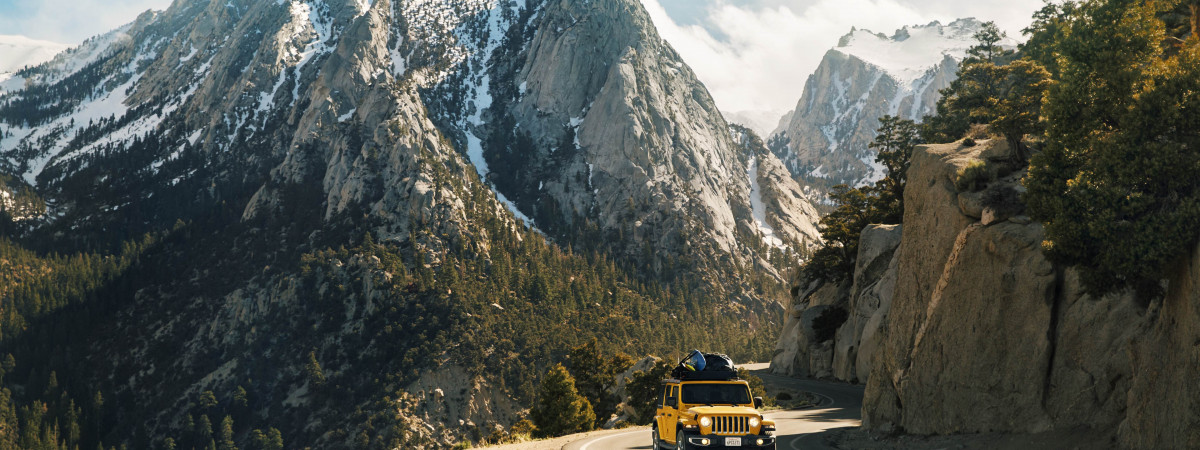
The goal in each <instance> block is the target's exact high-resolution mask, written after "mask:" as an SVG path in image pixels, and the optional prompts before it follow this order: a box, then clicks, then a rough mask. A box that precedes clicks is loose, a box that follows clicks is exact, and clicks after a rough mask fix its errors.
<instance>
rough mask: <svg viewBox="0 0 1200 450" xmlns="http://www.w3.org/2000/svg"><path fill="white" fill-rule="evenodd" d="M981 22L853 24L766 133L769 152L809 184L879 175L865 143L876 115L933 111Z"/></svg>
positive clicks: (917, 117) (876, 123) (880, 170)
mask: <svg viewBox="0 0 1200 450" xmlns="http://www.w3.org/2000/svg"><path fill="white" fill-rule="evenodd" d="M980 26H982V23H981V22H980V21H978V20H975V19H973V18H970V19H960V20H956V21H954V22H951V23H949V24H945V25H943V24H941V23H939V22H932V23H930V24H928V25H923V26H914V27H904V28H901V29H899V30H896V32H895V33H893V34H892V35H891V36H887V35H884V34H882V33H879V34H876V33H872V32H870V31H867V30H857V29H856V30H852V31H851V32H850V33H849V34H847V35H845V36H843V37H842V38H841V40H840V41H839V42H838V46H837V47H834V48H833V49H830V50H829V51H828V52H827V53H826V54H825V57H824V58H823V59H822V60H821V63H820V65H819V66H818V67H817V70H816V72H815V73H813V74H812V75H810V76H809V77H808V80H807V81H806V82H805V84H804V93H803V94H802V96H801V97H800V100H799V102H798V103H797V104H796V108H795V109H794V110H792V111H791V112H789V113H788V115H787V116H785V117H784V119H783V121H782V122H781V123H780V125H779V128H777V129H776V130H775V131H774V132H773V133H772V135H771V139H770V147H771V150H772V152H774V153H775V154H776V155H778V156H779V158H780V159H781V160H783V162H784V164H785V165H787V167H788V169H789V170H791V171H792V174H793V175H795V176H796V177H797V178H798V179H800V180H803V181H805V182H807V183H811V184H813V185H816V186H826V187H827V186H832V185H835V184H840V183H847V184H850V185H852V186H853V185H860V184H864V183H868V182H873V181H876V180H878V179H880V178H882V177H883V175H884V171H883V167H881V166H879V165H877V164H876V163H875V152H874V151H872V150H870V149H868V148H867V144H869V143H870V142H871V140H872V139H874V137H875V130H876V129H877V128H878V127H879V121H878V119H879V117H882V116H883V115H893V116H899V117H901V118H905V119H912V120H917V121H920V120H921V118H923V117H924V116H926V115H929V114H932V113H933V112H934V109H935V106H936V103H937V100H938V99H939V98H940V94H939V93H938V91H940V90H941V89H943V88H945V87H947V86H949V85H950V82H951V81H954V79H955V78H956V74H957V72H958V65H959V62H960V61H962V59H963V57H964V56H965V55H966V50H967V49H968V48H969V47H970V46H971V45H974V44H975V41H974V38H973V37H972V36H973V35H974V33H975V32H977V31H978V30H979V28H980ZM1008 43H1009V44H1010V45H1011V44H1015V43H1014V42H1012V41H1009V42H1008Z"/></svg>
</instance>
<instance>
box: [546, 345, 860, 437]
mask: <svg viewBox="0 0 1200 450" xmlns="http://www.w3.org/2000/svg"><path fill="white" fill-rule="evenodd" d="M765 366H766V365H765V364H756V365H747V368H749V369H751V370H755V369H758V370H755V375H758V376H759V377H762V379H763V382H764V383H766V384H767V385H768V386H778V387H782V388H786V389H790V390H793V391H807V392H812V393H814V394H817V396H818V397H819V399H820V402H819V403H818V404H817V406H815V407H812V408H807V409H798V410H790V411H774V412H769V413H767V414H766V416H767V418H769V419H772V420H774V421H775V423H776V426H777V427H778V431H777V432H776V435H777V436H779V450H800V449H805V450H807V449H827V448H831V447H829V446H827V445H826V444H825V442H824V439H823V432H824V431H826V430H831V429H834V428H846V427H850V428H854V427H858V426H859V425H861V424H862V397H863V388H862V386H856V385H850V384H844V383H831V382H826V381H814V380H801V379H796V378H791V377H784V376H778V375H771V374H768V373H766V372H765V370H763V369H765ZM649 448H650V429H649V428H638V429H636V430H630V431H626V432H618V433H613V434H606V435H604V436H599V437H596V438H592V439H589V440H584V441H579V442H574V443H571V444H567V445H566V446H565V447H563V449H564V450H632V449H638V450H646V449H649Z"/></svg>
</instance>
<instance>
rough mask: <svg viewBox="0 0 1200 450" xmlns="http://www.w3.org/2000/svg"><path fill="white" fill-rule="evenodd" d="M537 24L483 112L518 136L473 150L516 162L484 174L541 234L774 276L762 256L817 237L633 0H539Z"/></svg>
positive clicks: (775, 174)
mask: <svg viewBox="0 0 1200 450" xmlns="http://www.w3.org/2000/svg"><path fill="white" fill-rule="evenodd" d="M540 20H541V22H542V26H540V27H539V28H538V32H537V33H536V35H535V36H534V38H533V39H532V41H531V42H530V44H529V47H528V50H527V52H526V56H525V58H524V59H523V60H521V59H517V61H516V63H515V64H514V67H520V72H519V74H518V76H517V77H515V78H514V79H513V80H512V81H511V84H512V86H510V87H511V88H514V89H515V91H516V95H515V96H514V97H513V98H512V99H511V102H510V103H508V104H507V105H505V106H506V107H505V108H503V109H502V110H499V109H495V108H493V110H492V112H493V116H492V117H494V118H497V119H498V118H499V117H501V116H504V115H510V116H511V117H512V123H511V126H512V129H511V130H510V129H505V128H504V127H505V126H509V125H510V123H508V122H505V121H504V120H494V121H493V122H492V123H490V124H489V128H490V131H489V133H490V135H492V136H496V135H504V134H506V133H512V135H513V136H517V137H518V140H520V139H521V138H522V137H525V138H528V139H529V143H530V145H526V146H517V147H514V146H508V147H502V148H487V149H486V150H485V151H486V152H488V153H486V156H487V157H488V158H491V159H489V161H495V165H499V164H503V163H504V162H505V161H503V160H501V159H502V154H503V155H511V156H510V157H511V158H516V159H519V160H521V161H524V164H522V165H523V166H524V167H527V168H528V170H521V171H508V172H505V173H494V174H492V175H491V178H492V179H493V180H495V182H496V185H497V186H498V187H499V188H500V190H501V191H502V192H503V193H505V195H507V196H508V198H510V199H513V200H514V202H515V203H516V204H517V205H518V206H519V207H520V208H522V209H523V210H526V211H531V214H530V215H531V216H532V217H534V219H535V222H537V223H539V224H541V225H544V227H543V228H544V229H546V230H547V232H548V233H550V234H552V235H555V234H564V233H566V234H569V233H570V231H560V230H570V229H572V228H577V227H578V226H579V224H581V223H594V224H595V226H596V227H597V228H598V229H599V230H600V232H602V233H608V234H619V235H620V236H622V237H623V238H624V239H622V240H621V241H622V242H621V243H620V244H619V245H618V251H620V252H623V253H627V254H630V255H634V254H638V253H641V252H645V251H646V249H647V248H649V249H650V251H651V252H653V253H656V254H663V255H667V254H669V255H675V256H683V257H687V258H690V259H695V260H697V261H701V262H700V263H699V266H700V267H699V269H698V271H696V272H695V273H694V274H695V275H696V277H694V278H709V277H711V276H712V275H713V274H714V273H715V271H717V270H718V267H719V266H720V265H725V264H728V263H733V264H742V265H744V264H751V265H753V266H756V267H760V268H761V269H763V270H766V271H767V272H768V273H769V274H770V275H771V276H773V277H776V278H777V279H779V280H783V275H782V274H781V273H780V270H781V269H782V267H775V264H774V263H771V262H769V260H770V258H769V257H768V255H769V253H770V252H772V251H779V250H782V249H784V248H791V249H799V248H802V247H808V246H811V245H812V244H813V243H815V242H818V241H819V239H820V238H819V234H818V233H817V231H816V228H815V227H814V226H813V224H814V223H815V222H816V221H817V213H816V211H815V210H814V209H813V208H812V206H811V204H810V203H809V201H808V199H807V198H806V197H805V196H804V195H803V194H802V192H801V190H800V188H799V186H798V185H796V183H795V182H794V181H792V180H790V179H789V177H787V176H786V172H784V171H783V166H782V165H781V164H780V163H779V161H778V159H777V158H776V157H775V156H774V155H773V154H771V153H770V152H768V151H766V147H765V145H763V143H762V141H761V140H760V139H759V138H758V137H757V136H755V135H754V134H753V133H752V132H751V131H749V130H747V129H745V128H741V127H736V126H730V125H728V124H726V122H725V120H724V118H723V117H722V116H721V113H720V112H719V111H718V110H717V108H716V105H715V103H714V102H713V100H712V97H711V96H710V95H709V93H708V91H707V90H706V89H705V88H704V86H703V85H702V84H701V83H700V82H699V81H698V79H697V78H696V75H695V73H693V72H692V70H691V69H690V68H689V67H688V66H687V65H686V64H684V63H683V61H682V59H681V58H680V57H679V55H678V54H677V53H676V52H675V51H674V50H673V49H672V48H671V47H670V46H669V45H668V44H667V43H666V42H665V41H664V40H663V39H662V38H661V37H660V36H658V34H657V32H656V31H655V29H654V27H653V24H652V23H651V22H650V18H649V16H648V15H647V14H646V12H645V11H644V10H643V9H642V8H641V6H640V5H638V4H636V2H629V1H625V0H596V1H589V2H576V1H565V0H559V1H551V2H549V3H548V4H547V5H546V7H545V10H544V12H543V14H542V18H541V19H540ZM494 105H496V103H494ZM505 157H508V156H505ZM489 164H491V163H489ZM764 244H765V245H764ZM651 267H652V268H653V270H655V271H661V270H663V269H664V268H663V267H662V266H661V265H660V264H657V263H653V264H651ZM723 284H727V283H717V285H716V286H714V288H715V289H724V287H723V286H721V285H723Z"/></svg>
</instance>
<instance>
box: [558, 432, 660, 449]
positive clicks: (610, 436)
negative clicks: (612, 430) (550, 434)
mask: <svg viewBox="0 0 1200 450" xmlns="http://www.w3.org/2000/svg"><path fill="white" fill-rule="evenodd" d="M643 431H649V430H637V431H627V432H624V433H616V434H610V435H608V436H602V437H599V438H596V439H595V440H593V441H592V442H588V443H586V444H583V447H579V450H587V449H588V447H591V446H592V444H595V443H597V442H600V441H603V440H605V439H610V438H614V437H617V436H624V435H627V434H634V433H641V432H643ZM567 445H570V444H564V445H563V446H562V448H563V449H566V448H567Z"/></svg>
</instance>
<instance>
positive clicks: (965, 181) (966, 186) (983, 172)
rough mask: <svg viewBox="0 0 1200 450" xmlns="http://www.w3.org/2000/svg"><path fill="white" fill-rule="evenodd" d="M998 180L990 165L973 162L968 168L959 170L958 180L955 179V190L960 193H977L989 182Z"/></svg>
mask: <svg viewBox="0 0 1200 450" xmlns="http://www.w3.org/2000/svg"><path fill="white" fill-rule="evenodd" d="M994 179H996V174H995V173H994V172H993V171H992V168H991V167H990V166H989V165H988V163H986V162H983V161H971V163H970V164H967V166H966V167H963V168H961V169H958V178H955V179H954V188H955V189H958V191H959V192H975V191H978V190H980V189H983V187H984V186H986V185H987V183H988V182H991V181H992V180H994Z"/></svg>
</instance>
